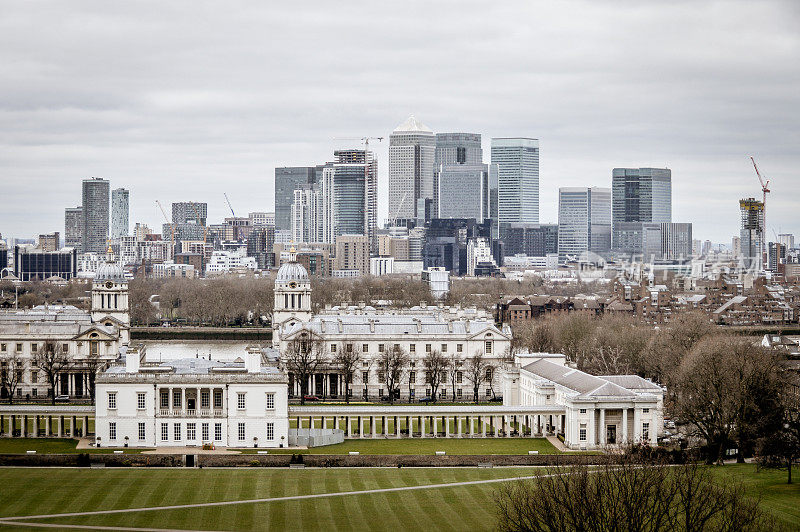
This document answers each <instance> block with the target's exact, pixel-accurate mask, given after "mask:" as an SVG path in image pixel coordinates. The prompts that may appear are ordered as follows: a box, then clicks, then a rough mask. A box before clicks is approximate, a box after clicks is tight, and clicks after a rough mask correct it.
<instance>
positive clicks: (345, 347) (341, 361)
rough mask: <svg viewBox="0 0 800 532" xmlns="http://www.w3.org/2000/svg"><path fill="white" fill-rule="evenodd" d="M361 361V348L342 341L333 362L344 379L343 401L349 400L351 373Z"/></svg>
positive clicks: (354, 371)
mask: <svg viewBox="0 0 800 532" xmlns="http://www.w3.org/2000/svg"><path fill="white" fill-rule="evenodd" d="M360 361H361V348H360V346H359V345H354V344H352V343H349V342H342V343H340V344H339V348H338V349H337V350H336V355H335V356H334V357H333V363H334V364H336V366H337V367H338V368H339V371H340V373H341V374H342V379H343V380H344V401H345V403H349V402H350V385H351V384H352V383H353V375H355V373H356V370H357V369H358V363H359V362H360Z"/></svg>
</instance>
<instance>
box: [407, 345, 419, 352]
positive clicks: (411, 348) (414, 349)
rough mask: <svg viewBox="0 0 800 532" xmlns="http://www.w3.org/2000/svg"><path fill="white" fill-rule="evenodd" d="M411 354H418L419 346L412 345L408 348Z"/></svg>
mask: <svg viewBox="0 0 800 532" xmlns="http://www.w3.org/2000/svg"><path fill="white" fill-rule="evenodd" d="M408 352H409V353H416V352H417V344H411V345H409V346H408Z"/></svg>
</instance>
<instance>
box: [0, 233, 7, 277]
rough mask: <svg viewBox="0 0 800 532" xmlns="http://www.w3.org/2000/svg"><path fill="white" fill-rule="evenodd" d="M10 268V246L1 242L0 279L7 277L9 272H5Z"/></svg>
mask: <svg viewBox="0 0 800 532" xmlns="http://www.w3.org/2000/svg"><path fill="white" fill-rule="evenodd" d="M7 267H8V246H7V245H6V243H5V242H3V241H2V240H0V279H2V278H3V277H5V276H6V275H7V272H4V271H3V270H5V269H6V268H7Z"/></svg>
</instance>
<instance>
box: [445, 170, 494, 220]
mask: <svg viewBox="0 0 800 532" xmlns="http://www.w3.org/2000/svg"><path fill="white" fill-rule="evenodd" d="M436 182H437V187H436V189H437V190H436V191H437V197H436V201H435V202H434V204H435V205H438V209H437V208H436V207H434V210H435V211H438V216H434V217H435V218H475V219H476V220H477V221H478V222H483V221H484V220H486V219H488V218H490V217H491V215H490V211H491V208H490V199H491V190H490V182H489V166H488V165H486V164H469V165H466V164H464V165H459V164H443V165H441V166H439V167H438V169H437V171H436Z"/></svg>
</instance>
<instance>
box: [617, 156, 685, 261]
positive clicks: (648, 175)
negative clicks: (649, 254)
mask: <svg viewBox="0 0 800 532" xmlns="http://www.w3.org/2000/svg"><path fill="white" fill-rule="evenodd" d="M611 188H612V247H613V249H614V251H615V252H616V253H618V254H620V255H632V254H637V255H638V254H641V253H642V252H643V247H642V243H643V224H650V223H659V224H660V223H669V222H671V221H672V171H671V170H670V169H669V168H614V170H613V172H612V187H611Z"/></svg>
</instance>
